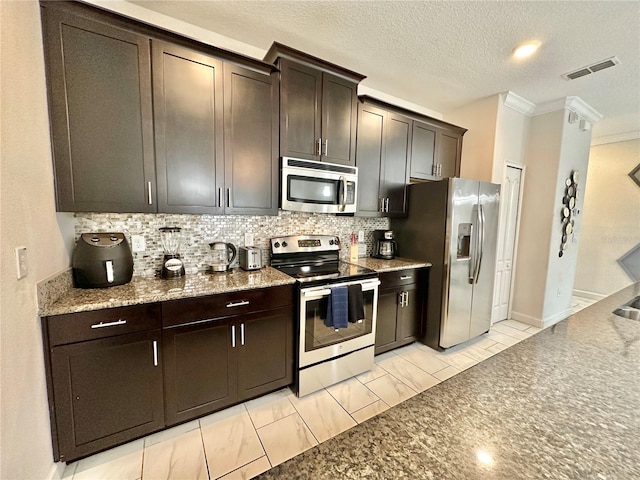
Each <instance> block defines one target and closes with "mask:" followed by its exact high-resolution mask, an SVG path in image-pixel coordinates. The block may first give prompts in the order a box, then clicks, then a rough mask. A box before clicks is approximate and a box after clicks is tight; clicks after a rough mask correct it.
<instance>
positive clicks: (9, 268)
mask: <svg viewBox="0 0 640 480" xmlns="http://www.w3.org/2000/svg"><path fill="white" fill-rule="evenodd" d="M0 31H1V37H0V44H1V45H2V49H1V53H0V68H1V71H2V74H1V75H0V81H1V86H0V91H1V94H0V95H1V97H0V99H1V103H0V105H1V107H2V108H1V111H0V114H1V117H0V121H1V124H2V130H1V154H2V157H1V164H0V165H1V170H0V192H1V197H0V212H1V213H0V215H1V219H2V230H1V232H0V239H1V240H0V243H1V245H2V249H1V255H0V279H1V280H0V283H1V285H2V287H1V289H2V293H1V297H0V299H1V302H0V305H1V308H0V312H1V315H2V318H1V320H0V345H1V346H0V352H1V353H0V359H1V367H0V402H1V405H2V407H1V412H0V420H1V422H2V425H1V433H0V440H1V442H2V443H1V445H2V451H1V458H0V461H1V462H2V464H1V466H0V478H2V479H7V480H11V479H41V478H46V477H47V476H49V475H50V474H52V473H53V469H54V464H53V455H52V451H51V436H50V429H49V413H48V406H47V405H48V404H47V396H46V383H45V377H44V361H43V349H42V337H41V333H40V323H39V319H38V317H37V303H36V282H38V281H40V280H43V279H45V278H46V277H48V276H50V275H52V274H54V273H57V272H59V271H61V270H63V269H65V268H66V267H67V266H68V263H69V258H68V255H67V253H66V250H65V248H64V242H63V239H62V236H63V235H62V233H61V231H60V229H59V227H58V223H57V221H56V214H55V207H54V193H53V171H52V165H51V145H50V141H49V120H48V115H47V104H46V95H45V93H46V90H45V77H44V59H43V51H42V38H41V30H40V14H39V8H38V3H37V2H36V1H32V0H30V1H20V2H7V1H0ZM19 245H22V246H26V247H27V252H28V260H29V273H28V275H27V277H25V278H24V279H22V280H17V279H16V278H17V277H16V268H15V257H14V248H15V247H17V246H19Z"/></svg>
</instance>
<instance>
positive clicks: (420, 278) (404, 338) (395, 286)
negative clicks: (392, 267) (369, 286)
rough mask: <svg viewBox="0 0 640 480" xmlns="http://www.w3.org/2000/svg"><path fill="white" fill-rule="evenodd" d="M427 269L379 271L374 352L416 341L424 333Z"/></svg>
mask: <svg viewBox="0 0 640 480" xmlns="http://www.w3.org/2000/svg"><path fill="white" fill-rule="evenodd" d="M425 272H426V269H411V270H400V271H394V272H385V273H380V274H379V278H380V282H381V284H380V294H379V296H378V316H377V320H376V342H375V354H376V355H378V354H380V353H384V352H388V351H389V350H393V349H394V348H398V347H401V346H403V345H408V344H409V343H412V342H414V341H415V340H416V339H417V338H418V337H419V336H420V334H421V325H422V311H423V306H424V302H425V299H426V274H425Z"/></svg>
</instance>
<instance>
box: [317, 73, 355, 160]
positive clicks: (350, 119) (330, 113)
mask: <svg viewBox="0 0 640 480" xmlns="http://www.w3.org/2000/svg"><path fill="white" fill-rule="evenodd" d="M357 97H358V92H357V85H356V84H354V83H353V82H350V81H348V80H344V79H342V78H340V77H336V76H335V75H331V74H329V73H323V74H322V160H324V161H327V162H331V163H340V164H344V165H355V163H356V159H355V154H356V120H357V115H356V113H357V108H358V107H357V105H358V103H357Z"/></svg>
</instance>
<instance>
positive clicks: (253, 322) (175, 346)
mask: <svg viewBox="0 0 640 480" xmlns="http://www.w3.org/2000/svg"><path fill="white" fill-rule="evenodd" d="M263 292H271V294H272V295H271V297H272V298H271V299H270V300H269V301H270V302H271V303H272V304H273V303H276V304H277V303H282V302H283V301H284V302H286V303H288V305H285V306H278V307H276V308H272V309H268V310H258V311H255V310H254V311H251V304H252V302H253V299H252V296H256V297H257V296H262V295H263V294H264V293H263ZM278 299H279V300H280V302H278ZM291 299H292V291H291V288H288V287H286V288H285V289H284V290H283V287H276V288H274V289H263V290H262V291H260V290H256V291H252V292H238V293H234V294H230V295H215V296H212V297H203V298H202V299H190V300H178V301H175V302H168V304H167V305H166V307H165V305H163V322H166V326H165V328H164V329H163V332H162V338H163V349H164V369H165V374H164V386H165V395H166V400H165V419H166V423H167V425H174V424H177V423H180V422H184V421H187V420H190V419H193V418H197V417H200V416H202V415H206V414H208V413H211V412H214V411H216V410H220V409H222V408H224V407H227V406H229V405H233V404H234V403H238V402H241V401H243V400H247V399H249V398H253V397H256V396H258V395H262V394H264V393H267V392H271V391H274V390H277V389H278V388H281V387H284V386H286V385H289V384H291V383H292V381H293V343H294V342H293V305H292V303H291V301H292V300H291ZM225 304H226V305H228V306H229V308H231V310H230V311H224V312H221V311H220V309H221V308H223V309H225V310H229V308H227V307H226V306H225ZM263 305H264V304H263ZM236 306H238V307H236ZM274 306H275V305H274ZM233 308H240V309H242V310H248V311H246V312H245V311H242V312H238V313H239V314H237V315H230V316H229V315H228V314H229V313H232V312H234V310H233ZM253 308H254V309H255V308H257V307H253ZM263 308H264V307H263ZM172 312H175V314H174V315H173V316H172V318H169V316H170V315H171V314H172ZM179 312H181V313H179ZM189 312H191V313H189ZM222 313H226V314H227V316H222ZM207 314H210V318H206V317H207V316H208V315H207ZM178 316H179V317H180V318H181V320H182V321H183V322H184V323H182V324H178V325H170V323H172V321H175V320H176V319H177V318H178ZM203 317H204V318H203Z"/></svg>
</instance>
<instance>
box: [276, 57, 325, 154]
mask: <svg viewBox="0 0 640 480" xmlns="http://www.w3.org/2000/svg"><path fill="white" fill-rule="evenodd" d="M280 71H281V99H280V101H281V108H280V155H281V156H283V157H297V158H305V159H308V160H320V152H319V148H318V143H317V142H318V139H319V138H320V136H321V125H320V116H321V113H322V112H321V106H320V99H321V95H322V72H320V71H319V70H316V69H314V68H311V67H307V66H304V65H299V64H297V63H295V62H290V61H289V60H287V59H282V60H281V61H280Z"/></svg>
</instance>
